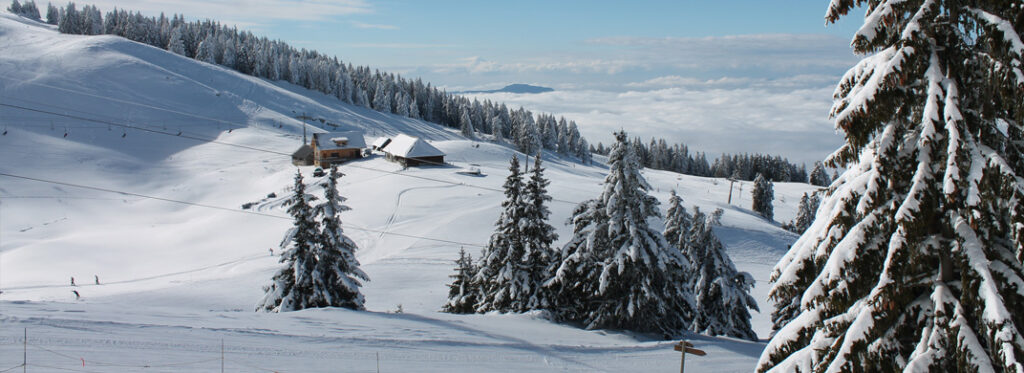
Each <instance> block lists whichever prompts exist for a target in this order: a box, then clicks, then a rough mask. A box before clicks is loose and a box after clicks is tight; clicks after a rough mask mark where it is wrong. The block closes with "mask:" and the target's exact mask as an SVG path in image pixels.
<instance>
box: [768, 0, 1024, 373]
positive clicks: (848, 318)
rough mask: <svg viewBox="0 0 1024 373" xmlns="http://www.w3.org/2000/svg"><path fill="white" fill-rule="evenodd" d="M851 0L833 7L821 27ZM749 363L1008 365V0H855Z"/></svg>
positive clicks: (1014, 247) (1018, 346)
mask: <svg viewBox="0 0 1024 373" xmlns="http://www.w3.org/2000/svg"><path fill="white" fill-rule="evenodd" d="M861 3H862V2H854V1H833V2H832V4H831V5H830V7H829V9H828V13H827V14H826V20H827V21H828V22H832V23H834V22H837V21H838V19H839V18H840V17H842V16H844V15H845V14H847V13H848V12H850V11H851V10H854V8H855V7H856V5H857V4H861ZM865 8H866V9H865V10H866V16H865V22H864V26H862V27H861V28H860V31H858V32H857V34H856V35H855V36H854V40H853V47H854V51H855V52H857V53H858V54H859V55H862V56H865V57H864V58H863V59H862V60H861V62H860V63H858V64H857V65H856V66H855V67H854V68H852V69H850V70H849V71H848V72H847V73H846V75H845V76H844V77H843V78H842V80H841V81H840V83H839V86H838V88H837V89H836V92H835V103H834V104H833V107H832V111H831V116H832V119H833V120H834V121H835V127H836V128H838V129H840V130H841V131H843V133H844V136H845V143H844V144H843V145H842V146H841V147H840V148H839V149H838V150H837V151H836V152H835V153H833V155H832V156H831V157H830V158H829V160H828V163H829V164H830V165H832V166H833V167H836V166H838V167H844V168H846V169H847V171H846V172H845V173H844V174H843V175H842V176H840V177H839V179H838V180H837V181H835V182H833V183H832V186H831V188H830V190H829V192H828V194H827V195H826V196H825V199H824V201H822V206H821V208H819V210H818V216H817V217H816V221H815V224H814V225H813V226H812V228H811V229H809V230H808V231H807V232H805V233H804V234H803V235H802V236H801V237H800V239H798V240H797V242H796V243H794V244H793V246H792V248H791V249H790V250H789V252H788V253H787V254H786V255H785V256H784V257H783V259H782V260H781V261H780V262H779V264H778V265H777V266H776V268H775V270H774V271H773V273H772V282H773V287H772V289H771V291H770V293H769V296H770V298H771V299H772V300H773V301H774V302H775V312H774V313H773V315H772V316H773V319H774V320H773V321H774V322H775V325H776V327H777V328H778V329H777V331H776V332H775V334H774V337H773V338H772V340H771V341H770V342H769V343H768V345H767V347H766V348H765V350H764V352H763V353H762V355H761V359H760V362H759V366H758V370H760V371H779V372H788V371H795V370H801V371H860V370H869V371H908V372H921V371H937V372H956V371H960V372H979V371H980V372H1021V371H1024V336H1022V334H1021V331H1022V328H1024V312H1021V306H1022V305H1024V290H1022V289H1024V285H1022V284H1024V238H1022V237H1024V184H1022V183H1021V182H1020V181H1019V180H1020V177H1021V176H1022V175H1024V158H1022V156H1021V155H1022V153H1024V152H1022V149H1021V141H1022V140H1024V132H1022V131H1021V123H1024V116H1022V115H1024V114H1022V113H1024V111H1022V110H1021V97H1024V73H1021V66H1022V63H1021V58H1022V56H1024V42H1022V41H1021V35H1022V33H1024V29H1022V26H1024V22H1022V21H1021V16H1022V12H1024V2H1022V1H1021V0H1007V1H952V0H934V1H909V2H908V1H895V0H879V1H871V2H868V3H866V5H865Z"/></svg>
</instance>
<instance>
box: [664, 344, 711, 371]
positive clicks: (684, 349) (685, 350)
mask: <svg viewBox="0 0 1024 373" xmlns="http://www.w3.org/2000/svg"><path fill="white" fill-rule="evenodd" d="M672 349H674V350H676V351H679V352H681V353H682V358H681V359H680V360H679V373H684V372H683V371H684V370H685V369H686V354H694V355H697V356H704V355H707V354H708V353H707V352H704V350H698V349H696V348H693V343H690V342H687V341H680V342H679V343H676V344H674V345H672Z"/></svg>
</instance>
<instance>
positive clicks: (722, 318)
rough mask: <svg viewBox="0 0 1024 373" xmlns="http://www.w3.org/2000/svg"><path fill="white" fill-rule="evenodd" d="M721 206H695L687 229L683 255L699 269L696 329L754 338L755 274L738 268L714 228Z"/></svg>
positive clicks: (753, 339) (696, 289) (706, 332)
mask: <svg viewBox="0 0 1024 373" xmlns="http://www.w3.org/2000/svg"><path fill="white" fill-rule="evenodd" d="M721 216H722V209H718V210H716V211H715V212H714V213H713V214H711V215H704V213H702V212H700V209H698V208H696V207H694V208H693V225H692V226H691V227H690V230H689V232H688V233H687V235H688V237H687V240H686V241H687V242H686V243H687V244H686V246H685V247H684V248H683V255H684V256H686V257H687V258H689V259H690V260H691V262H692V263H693V266H694V268H695V269H696V270H697V273H696V275H695V276H694V280H695V281H694V291H693V292H694V293H695V295H696V298H697V307H698V310H699V311H698V312H697V317H696V318H695V319H694V325H693V330H694V331H695V332H698V333H703V334H707V335H727V336H730V337H736V338H743V339H748V340H751V341H756V340H757V334H755V333H754V330H753V329H752V328H751V326H750V311H748V309H752V310H755V311H757V310H758V308H757V301H755V300H754V297H751V296H750V289H752V288H753V287H754V278H753V277H752V276H750V274H749V273H746V272H739V271H737V270H736V266H735V265H733V263H732V260H731V259H729V255H728V254H726V252H725V247H724V246H723V245H722V243H721V242H720V241H719V240H718V238H717V237H716V236H715V233H714V231H713V230H712V229H711V228H712V227H713V226H715V225H718V224H720V223H719V221H720V219H721Z"/></svg>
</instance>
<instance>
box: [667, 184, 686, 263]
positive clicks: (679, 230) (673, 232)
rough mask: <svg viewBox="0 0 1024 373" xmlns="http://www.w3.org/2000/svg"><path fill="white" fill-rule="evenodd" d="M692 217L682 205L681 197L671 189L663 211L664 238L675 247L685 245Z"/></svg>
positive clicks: (680, 247) (681, 247)
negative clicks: (666, 209) (665, 210)
mask: <svg viewBox="0 0 1024 373" xmlns="http://www.w3.org/2000/svg"><path fill="white" fill-rule="evenodd" d="M691 221H692V217H691V216H690V213H688V212H686V208H685V207H683V199H682V198H679V196H678V195H676V191H675V190H673V191H672V192H671V194H670V196H669V198H668V211H667V212H666V213H665V231H664V232H662V234H663V235H664V236H665V240H666V241H668V243H669V244H670V245H672V246H674V247H675V248H677V249H680V250H682V249H683V248H684V247H686V239H687V235H688V234H689V232H690V224H691Z"/></svg>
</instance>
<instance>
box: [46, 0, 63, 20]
mask: <svg viewBox="0 0 1024 373" xmlns="http://www.w3.org/2000/svg"><path fill="white" fill-rule="evenodd" d="M58 20H60V10H58V9H57V7H56V6H54V5H53V4H51V3H46V23H49V24H51V25H56V24H57V21H58Z"/></svg>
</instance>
